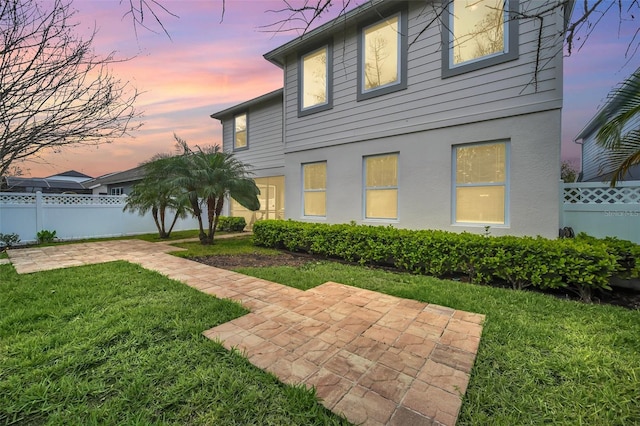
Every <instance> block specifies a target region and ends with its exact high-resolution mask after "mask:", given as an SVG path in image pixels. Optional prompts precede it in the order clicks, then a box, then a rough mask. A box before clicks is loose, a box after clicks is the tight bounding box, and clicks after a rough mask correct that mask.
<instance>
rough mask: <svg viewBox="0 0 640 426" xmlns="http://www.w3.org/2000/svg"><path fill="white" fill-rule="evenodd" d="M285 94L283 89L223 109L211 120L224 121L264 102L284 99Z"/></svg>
mask: <svg viewBox="0 0 640 426" xmlns="http://www.w3.org/2000/svg"><path fill="white" fill-rule="evenodd" d="M283 92H284V89H283V88H280V89H277V90H274V91H273V92H269V93H266V94H264V95H262V96H258V97H257V98H253V99H250V100H248V101H245V102H242V103H240V104H237V105H234V106H232V107H229V108H226V109H223V110H222V111H218V112H214V113H213V114H211V115H210V117H211V118H214V119H216V120H220V121H222V120H223V119H224V118H225V117H228V116H230V115H233V114H234V113H236V112H240V111H246V110H247V109H249V108H250V107H252V106H255V105H258V104H260V103H263V102H267V101H270V100H272V99H277V98H278V97H280V98H281V97H282V94H283Z"/></svg>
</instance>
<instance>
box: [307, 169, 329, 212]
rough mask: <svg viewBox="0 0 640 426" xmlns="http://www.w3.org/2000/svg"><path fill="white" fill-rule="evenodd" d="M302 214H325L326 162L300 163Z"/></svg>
mask: <svg viewBox="0 0 640 426" xmlns="http://www.w3.org/2000/svg"><path fill="white" fill-rule="evenodd" d="M302 179H303V182H304V185H303V198H304V206H303V212H302V214H303V215H304V216H326V215H327V163H326V162H322V163H310V164H303V165H302Z"/></svg>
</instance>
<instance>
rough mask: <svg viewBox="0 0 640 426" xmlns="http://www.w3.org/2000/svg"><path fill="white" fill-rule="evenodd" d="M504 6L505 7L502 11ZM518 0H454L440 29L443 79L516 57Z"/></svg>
mask: <svg viewBox="0 0 640 426" xmlns="http://www.w3.org/2000/svg"><path fill="white" fill-rule="evenodd" d="M505 6H506V8H505ZM516 11H518V0H453V1H452V2H450V3H449V9H448V13H447V16H448V25H445V26H444V27H443V31H442V43H443V46H447V48H446V49H442V76H443V77H451V76H454V75H458V74H462V73H465V72H469V71H474V70H478V69H481V68H485V67H488V66H491V65H496V64H500V63H503V62H507V61H511V60H514V59H517V58H518V20H516V19H510V17H509V14H510V12H516Z"/></svg>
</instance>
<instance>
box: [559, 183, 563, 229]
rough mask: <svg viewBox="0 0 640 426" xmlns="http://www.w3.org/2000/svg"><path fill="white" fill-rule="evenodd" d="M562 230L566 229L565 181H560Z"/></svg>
mask: <svg viewBox="0 0 640 426" xmlns="http://www.w3.org/2000/svg"><path fill="white" fill-rule="evenodd" d="M559 201H560V212H559V214H560V229H562V228H564V181H563V180H562V179H560V200H559Z"/></svg>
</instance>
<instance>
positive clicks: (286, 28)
mask: <svg viewBox="0 0 640 426" xmlns="http://www.w3.org/2000/svg"><path fill="white" fill-rule="evenodd" d="M210 1H217V2H219V3H220V4H221V5H222V14H221V17H220V18H221V20H223V19H224V12H225V8H226V6H227V5H228V4H230V3H233V2H237V1H241V0H210ZM416 1H420V2H422V3H423V4H424V9H425V12H426V11H427V10H431V11H432V12H434V13H432V18H431V19H429V20H428V21H427V22H426V23H425V25H424V26H423V28H421V29H420V30H419V32H418V34H417V36H416V37H415V39H414V40H412V41H411V44H413V43H414V42H416V41H417V40H418V39H419V38H420V37H421V36H422V35H423V34H425V33H426V31H427V30H428V29H429V28H431V27H432V26H433V25H437V26H442V27H444V28H443V30H444V31H449V29H448V28H446V27H447V25H448V24H447V23H446V22H445V20H444V18H445V16H446V14H445V13H444V12H445V11H446V10H447V8H448V7H449V5H450V4H451V3H452V2H453V1H454V0H416ZM120 2H121V3H123V2H126V3H127V4H128V6H129V7H128V10H127V12H126V14H125V15H129V16H130V17H131V18H132V20H133V23H134V27H136V26H137V25H141V26H143V27H147V24H148V23H149V19H147V21H146V23H145V16H146V17H149V16H150V17H151V22H154V23H155V24H158V25H160V28H161V29H162V31H164V32H165V33H166V34H167V35H169V34H168V32H167V31H166V29H165V27H164V26H163V24H162V19H161V15H162V14H167V15H170V16H173V17H177V16H176V15H175V14H173V13H172V12H171V11H170V10H169V9H167V8H166V7H165V6H164V5H163V3H165V2H164V1H163V0H120ZM281 3H282V7H280V8H276V9H269V10H266V12H268V13H272V14H273V15H274V16H275V18H274V20H273V22H272V23H271V24H268V25H265V26H263V27H261V30H263V31H266V32H277V33H279V32H294V33H296V34H298V35H302V34H305V33H306V32H307V31H309V30H310V29H312V28H314V27H316V26H317V25H318V24H320V23H322V21H323V20H325V18H327V17H336V16H337V17H344V16H345V14H346V13H347V11H348V10H350V9H352V8H353V7H356V6H359V5H362V4H365V3H371V4H372V5H374V6H375V4H377V3H380V0H281ZM509 3H510V0H504V3H503V4H504V5H505V6H506V5H508V4H509ZM574 5H575V6H574ZM572 6H573V9H574V10H573V14H572V16H571V19H569V20H568V21H567V23H566V27H565V30H564V32H563V33H561V34H557V37H560V38H562V39H564V40H565V48H566V52H567V54H568V55H571V54H572V53H573V52H574V51H575V50H580V49H581V48H582V47H583V46H584V45H585V44H586V43H587V41H588V39H589V37H590V36H591V34H592V33H593V31H594V30H595V29H596V28H597V27H598V26H599V25H600V23H601V21H602V20H603V18H604V17H605V16H608V15H612V14H617V18H618V28H617V29H613V28H612V29H611V30H617V31H618V32H620V31H621V30H622V29H623V28H632V31H633V32H634V35H633V37H632V38H631V41H630V42H629V45H628V46H627V51H626V52H625V59H626V61H627V63H628V62H629V61H631V60H632V59H633V58H634V57H635V55H636V54H637V53H638V50H640V25H638V17H639V16H640V0H547V1H546V2H540V1H532V2H530V4H529V5H527V6H525V7H524V8H523V10H521V11H519V12H515V13H512V14H510V16H509V19H513V20H516V19H517V20H521V21H534V22H536V23H537V25H538V46H537V54H538V57H537V60H536V65H535V70H534V72H533V78H532V81H531V83H532V84H533V85H534V86H536V87H537V79H538V74H539V73H540V71H542V70H543V69H545V66H546V65H547V64H546V63H544V60H543V59H542V56H541V52H542V50H543V47H544V46H543V44H544V41H543V36H542V29H543V27H544V26H545V22H546V20H547V19H556V18H555V14H554V13H553V12H555V11H558V10H568V9H569V8H570V7H572ZM496 16H499V14H496ZM492 28H494V29H497V28H498V26H496V25H493V26H492ZM485 47H486V46H478V48H479V49H480V50H481V51H482V49H484V48H485Z"/></svg>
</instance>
